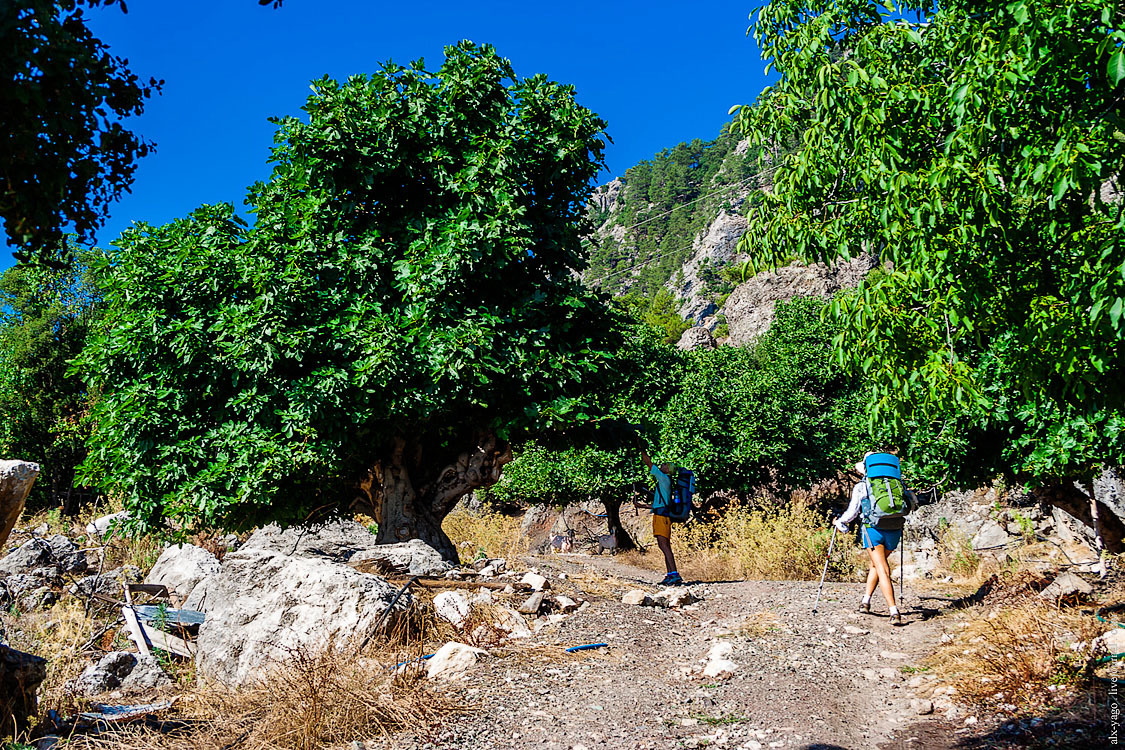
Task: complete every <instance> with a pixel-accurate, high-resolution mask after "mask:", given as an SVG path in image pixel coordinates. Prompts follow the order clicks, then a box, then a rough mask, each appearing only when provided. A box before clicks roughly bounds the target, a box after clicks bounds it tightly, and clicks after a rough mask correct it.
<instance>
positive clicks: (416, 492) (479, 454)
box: [352, 434, 512, 563]
mask: <svg viewBox="0 0 1125 750" xmlns="http://www.w3.org/2000/svg"><path fill="white" fill-rule="evenodd" d="M449 458H450V457H448V456H445V457H444V458H443V457H441V456H437V455H435V456H429V455H427V451H426V450H425V449H424V448H423V446H422V445H421V444H420V443H419V442H417V441H414V440H410V439H408V438H405V437H400V438H396V439H395V440H394V443H393V445H392V446H391V449H390V451H389V452H388V454H387V455H386V457H385V458H383V459H382V460H380V461H377V462H376V463H375V464H374V465H373V466H372V467H371V468H370V469H369V470H368V472H367V475H366V476H365V477H363V479H362V480H361V481H360V483H359V494H358V496H357V497H356V500H355V502H353V503H352V507H353V509H354V510H357V511H360V512H365V513H369V514H370V515H372V516H374V518H375V521H376V522H377V523H378V524H379V531H378V534H377V535H376V539H377V540H378V541H379V543H380V544H395V543H397V542H405V541H408V540H410V539H421V540H422V541H423V542H425V543H426V544H428V545H430V546H431V547H433V548H434V549H436V550H437V551H438V552H440V553H441V556H442V558H443V559H445V560H447V561H449V562H452V563H457V562H458V557H457V549H456V547H455V546H454V545H453V542H451V541H450V539H449V537H448V536H446V534H445V532H444V531H443V530H442V528H441V523H442V521H443V520H444V519H445V517H446V516H447V515H449V512H450V511H451V510H453V507H454V506H455V505H457V502H458V501H459V500H460V499H461V498H462V497H464V496H465V495H467V494H468V493H470V492H472V491H473V490H475V489H480V488H481V487H488V486H490V485H493V484H495V483H496V482H497V481H498V480H499V479H500V471H501V469H502V468H503V467H504V465H505V464H507V463H508V462H509V461H511V460H512V449H511V446H510V445H508V443H507V442H506V441H504V440H501V439H499V438H498V437H496V435H493V434H482V435H478V436H476V438H475V439H474V440H473V446H472V447H471V448H470V449H469V450H466V451H464V452H462V453H460V454H458V455H456V456H454V457H452V460H451V461H450V460H449Z"/></svg>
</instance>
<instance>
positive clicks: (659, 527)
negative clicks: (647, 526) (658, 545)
mask: <svg viewBox="0 0 1125 750" xmlns="http://www.w3.org/2000/svg"><path fill="white" fill-rule="evenodd" d="M652 535H653V536H662V537H664V538H665V539H671V538H672V520H671V519H670V518H668V516H658V515H656V514H655V513H653V514H652Z"/></svg>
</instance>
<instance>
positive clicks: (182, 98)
mask: <svg viewBox="0 0 1125 750" xmlns="http://www.w3.org/2000/svg"><path fill="white" fill-rule="evenodd" d="M754 5H755V4H754V3H752V2H738V1H734V2H732V1H730V0H728V1H726V2H724V1H722V0H693V1H691V2H683V1H682V0H680V1H679V2H660V1H653V2H643V3H642V2H633V1H632V0H629V1H621V2H619V1H615V0H602V1H601V2H584V1H581V2H573V1H572V2H569V3H534V2H483V1H478V2H446V1H445V0H426V1H425V2H402V3H387V2H377V1H376V0H367V1H361V0H285V4H284V5H283V7H282V8H281V9H280V10H274V9H272V8H270V7H261V6H259V5H258V3H257V2H256V0H196V1H194V2H191V3H184V2H169V1H168V0H129V2H128V6H129V12H128V14H122V13H121V11H120V10H119V9H118V8H117V7H116V6H112V7H110V8H105V9H101V10H96V11H92V12H91V13H90V18H91V22H90V26H91V28H92V29H93V31H94V33H95V34H96V35H97V36H98V37H100V38H101V39H102V40H103V41H105V42H106V43H107V44H108V45H109V46H110V48H111V50H112V51H113V52H114V54H117V55H119V56H121V57H125V58H127V59H128V60H129V65H130V68H132V70H133V71H134V72H136V73H137V74H138V75H140V76H142V77H144V78H147V77H148V76H155V77H156V78H163V79H164V81H165V84H164V91H163V93H162V94H161V95H160V96H159V97H157V98H155V99H153V100H151V101H150V102H149V104H148V106H147V108H146V111H145V114H144V115H142V116H141V117H139V118H134V119H132V120H130V121H129V126H130V127H131V128H132V129H134V130H135V131H137V132H139V133H140V134H141V135H142V136H144V137H145V138H147V139H149V140H151V141H154V142H155V143H156V153H154V154H152V155H150V156H148V157H147V158H145V159H144V160H142V161H141V162H140V165H139V167H138V169H137V175H136V181H135V182H134V184H133V189H132V193H131V194H129V195H127V196H126V197H124V198H123V199H122V200H121V201H120V202H119V203H117V204H115V205H114V206H113V207H112V209H111V211H110V215H109V217H108V220H107V222H106V225H105V227H104V228H103V229H102V230H101V231H100V232H98V236H97V239H98V244H101V245H108V244H109V243H111V242H112V241H113V239H114V238H116V237H117V235H118V234H120V232H121V231H122V230H123V229H125V228H126V227H128V226H129V225H130V224H131V223H132V222H133V221H138V220H139V221H147V222H149V223H153V224H160V223H164V222H166V221H169V220H171V219H173V218H175V217H178V216H182V215H184V214H186V213H188V212H189V211H191V210H192V209H193V208H195V207H196V206H199V205H201V204H204V203H217V202H224V201H225V202H231V203H233V204H235V206H236V207H241V205H242V199H243V197H244V195H245V188H246V186H247V185H249V184H251V183H252V182H254V181H255V180H258V179H261V178H263V177H265V176H266V175H267V174H268V167H267V165H266V161H265V160H266V157H267V155H268V152H269V147H270V143H271V138H272V135H273V131H274V128H273V126H272V125H270V124H269V122H267V118H268V117H270V116H273V115H287V114H299V110H300V107H301V106H302V105H303V104H304V101H305V99H306V98H307V96H308V94H309V93H310V92H309V88H308V84H309V81H311V80H314V79H317V78H320V77H321V76H324V75H329V76H332V77H334V78H346V77H347V76H348V75H350V74H354V73H365V72H373V71H375V70H377V69H378V65H379V63H381V62H384V61H386V60H388V59H390V60H394V61H395V62H397V63H406V62H409V61H411V60H415V59H417V58H419V57H423V58H425V59H426V61H427V62H429V63H431V65H432V66H433V67H436V66H437V64H438V63H439V62H440V61H441V59H442V48H443V47H444V46H445V45H447V44H452V43H454V42H456V41H458V40H461V39H471V40H473V41H475V42H478V43H489V44H492V45H494V46H495V47H496V48H497V50H498V51H499V52H500V54H502V55H504V56H505V57H508V58H509V59H511V61H512V64H513V66H514V68H515V71H516V74H517V75H519V76H521V77H523V76H529V75H532V74H534V73H546V74H547V75H548V76H549V77H551V78H552V79H554V80H557V81H561V82H564V83H571V84H574V86H575V87H576V89H577V92H578V99H579V101H580V102H581V103H582V104H584V105H586V106H587V107H589V108H590V109H592V110H594V111H595V112H597V113H598V114H599V115H601V116H602V117H603V118H604V119H605V120H606V121H607V122H608V123H609V134H610V137H611V138H613V141H614V143H613V144H612V145H611V146H610V147H609V149H608V152H607V155H608V164H609V167H610V170H611V173H612V175H611V174H609V173H607V174H604V175H603V179H602V181H606V180H608V179H610V178H611V176H615V175H618V174H621V173H623V172H624V171H625V170H626V169H627V168H628V167H629V166H631V165H633V164H635V163H636V162H638V161H640V160H641V159H645V158H649V157H651V156H652V155H653V154H655V153H657V152H658V151H660V150H661V149H663V148H668V147H671V146H674V145H675V144H677V143H679V142H681V141H685V140H690V139H692V138H703V139H710V138H713V137H714V136H715V135H716V134H717V133H718V132H719V128H720V127H721V126H722V124H723V123H724V122H726V121H727V120H728V119H729V118H728V116H727V110H728V109H729V108H730V106H731V105H732V104H736V103H745V102H748V101H752V100H753V99H754V98H755V97H756V96H757V93H758V92H759V91H760V90H761V89H762V87H763V86H764V85H765V78H764V75H763V68H764V63H763V62H762V60H761V59H760V56H759V53H758V49H757V46H756V45H755V44H754V41H753V39H752V38H750V37H747V36H746V28H747V26H748V25H749V20H748V18H747V15H748V13H749V12H750V10H751V9H752V8H753V7H754ZM0 256H2V257H0V268H2V267H7V266H8V265H10V264H11V262H12V258H11V254H10V252H7V251H4V252H2V253H0Z"/></svg>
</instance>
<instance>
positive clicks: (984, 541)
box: [972, 519, 1012, 550]
mask: <svg viewBox="0 0 1125 750" xmlns="http://www.w3.org/2000/svg"><path fill="white" fill-rule="evenodd" d="M1010 541H1012V537H1011V535H1010V534H1008V531H1007V530H1006V529H1005V528H1004V527H1003V526H1001V525H1000V524H998V523H997V522H996V521H993V520H991V519H988V520H985V521H983V522H982V523H981V524H980V526H978V527H977V532H976V534H974V535H973V540H972V544H973V549H975V550H980V549H995V548H997V547H1003V546H1005V545H1007V544H1008V542H1010Z"/></svg>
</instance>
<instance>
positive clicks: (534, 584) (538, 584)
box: [520, 573, 551, 591]
mask: <svg viewBox="0 0 1125 750" xmlns="http://www.w3.org/2000/svg"><path fill="white" fill-rule="evenodd" d="M520 583H521V584H523V585H524V586H530V587H531V590H532V591H542V590H543V589H549V588H551V582H550V581H548V580H547V579H546V578H545V577H544V576H541V575H539V574H538V573H525V574H524V576H523V578H521V579H520Z"/></svg>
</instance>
